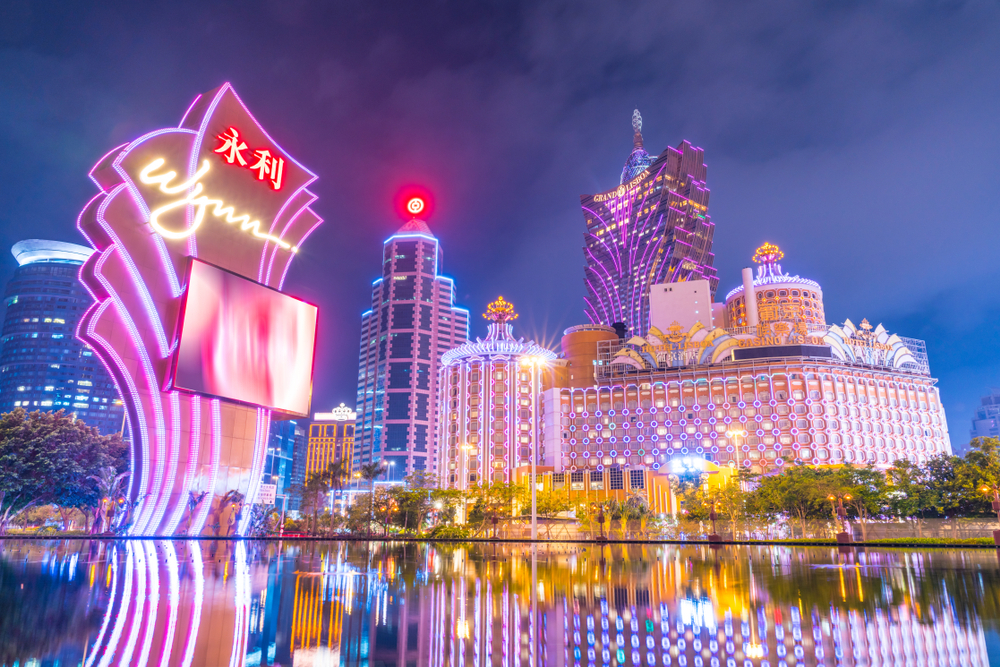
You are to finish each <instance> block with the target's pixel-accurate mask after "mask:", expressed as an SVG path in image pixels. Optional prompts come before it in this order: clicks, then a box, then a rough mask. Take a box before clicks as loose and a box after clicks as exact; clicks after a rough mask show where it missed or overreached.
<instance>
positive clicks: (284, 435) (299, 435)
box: [263, 419, 306, 511]
mask: <svg viewBox="0 0 1000 667" xmlns="http://www.w3.org/2000/svg"><path fill="white" fill-rule="evenodd" d="M305 441H306V429H305V426H304V425H303V423H302V420H301V419H298V420H296V419H287V420H284V421H272V422H271V430H270V433H269V434H268V442H267V458H266V459H265V460H264V475H263V481H264V483H265V484H274V485H275V487H276V488H275V500H274V506H275V507H277V508H278V509H279V510H282V511H285V510H297V509H298V507H299V499H298V498H293V497H292V494H291V493H290V492H289V489H290V488H291V487H292V485H293V484H295V483H296V482H295V476H294V472H295V450H296V449H303V448H304V447H305Z"/></svg>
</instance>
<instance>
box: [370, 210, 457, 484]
mask: <svg viewBox="0 0 1000 667" xmlns="http://www.w3.org/2000/svg"><path fill="white" fill-rule="evenodd" d="M440 266H441V248H440V246H439V244H438V240H437V239H436V238H435V237H434V235H433V234H432V233H431V230H430V228H428V227H427V223H425V222H423V221H422V220H417V219H416V218H414V219H412V220H410V221H409V222H407V223H406V224H405V225H403V226H402V227H401V228H400V230H399V231H398V232H396V233H395V234H393V235H392V236H391V237H389V238H388V239H387V240H386V241H385V243H384V245H383V247H382V276H381V277H380V278H379V279H377V280H376V281H375V282H374V283H373V284H372V308H371V310H369V311H368V312H366V313H365V314H364V315H363V316H362V318H361V349H360V354H359V362H358V405H357V412H358V419H357V428H356V429H355V444H354V467H355V469H356V468H357V467H359V466H360V465H363V464H365V463H369V462H371V461H379V460H381V461H383V462H384V463H385V464H386V465H388V466H389V472H388V474H387V477H388V479H390V480H396V481H398V480H402V479H403V478H404V477H405V476H406V475H409V474H411V473H412V472H414V471H416V470H427V471H430V470H433V469H434V429H435V425H436V423H437V402H436V400H435V398H436V396H437V382H438V365H439V363H440V361H441V355H442V354H443V353H444V352H445V351H446V350H450V349H451V348H453V347H456V346H457V345H461V344H462V343H465V342H466V341H467V340H468V338H469V313H468V311H467V310H464V309H462V308H458V307H456V306H455V287H454V284H453V282H452V280H451V279H450V278H446V277H444V276H442V275H440V273H439V271H440Z"/></svg>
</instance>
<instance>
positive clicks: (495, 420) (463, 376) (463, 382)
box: [437, 297, 556, 489]
mask: <svg viewBox="0 0 1000 667" xmlns="http://www.w3.org/2000/svg"><path fill="white" fill-rule="evenodd" d="M484 317H485V318H486V319H488V320H489V321H490V325H489V334H488V335H487V336H486V338H485V339H481V338H477V339H476V340H475V342H469V343H465V344H464V345H460V346H458V347H456V348H455V349H453V350H449V351H448V352H445V354H444V356H443V357H442V358H441V381H440V383H439V390H438V391H439V397H438V406H439V408H438V409H439V412H440V419H441V421H440V428H439V429H438V450H437V451H438V480H439V482H440V484H441V486H442V487H444V488H458V489H467V488H469V486H470V485H475V484H489V483H491V482H514V481H517V480H516V479H515V478H514V477H513V473H514V471H515V469H516V468H518V467H520V466H527V465H530V464H531V454H532V452H533V451H536V450H537V451H538V459H537V461H536V465H542V466H551V465H552V464H553V460H552V456H551V453H549V452H548V451H547V450H546V449H545V447H544V445H542V446H541V447H538V445H537V444H536V443H537V442H538V441H537V440H536V432H539V433H540V432H541V430H542V425H541V424H537V427H538V428H537V431H536V415H539V414H542V413H543V412H544V407H540V406H538V405H536V402H535V399H536V398H537V396H538V394H539V393H540V392H539V391H538V390H539V389H540V387H541V383H542V381H543V378H542V377H541V376H540V374H537V373H536V368H534V367H532V366H530V365H528V364H527V363H526V362H528V363H530V362H532V361H533V362H535V363H539V362H541V364H548V363H552V362H554V361H555V359H556V355H555V353H554V352H552V351H551V350H547V349H545V348H543V347H541V346H539V345H537V344H535V343H534V342H525V341H524V339H523V338H522V339H515V338H514V333H513V326H512V325H511V322H512V321H513V320H515V319H517V314H516V313H515V312H514V307H513V305H511V304H510V302H508V301H505V300H504V298H503V297H500V298H499V299H497V300H496V301H494V302H493V303H491V304H490V305H489V307H488V309H487V312H486V313H485V314H484Z"/></svg>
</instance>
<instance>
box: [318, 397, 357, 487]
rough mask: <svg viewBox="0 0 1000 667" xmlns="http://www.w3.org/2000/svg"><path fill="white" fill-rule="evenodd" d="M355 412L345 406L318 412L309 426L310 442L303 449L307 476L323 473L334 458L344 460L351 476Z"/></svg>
mask: <svg viewBox="0 0 1000 667" xmlns="http://www.w3.org/2000/svg"><path fill="white" fill-rule="evenodd" d="M357 417H358V415H357V413H356V412H354V410H351V409H350V408H349V407H347V406H345V405H344V404H343V403H341V404H340V407H337V408H334V409H333V410H331V411H330V412H317V413H316V414H314V415H313V421H312V424H310V425H309V445H308V448H307V450H306V475H307V476H308V475H311V474H312V473H314V472H323V471H324V470H326V469H327V467H328V466H329V465H330V464H331V463H334V462H336V461H343V462H344V463H345V464H346V465H347V466H348V468H347V471H346V472H347V474H348V476H350V473H351V465H352V460H353V458H354V426H355V420H356V419H357Z"/></svg>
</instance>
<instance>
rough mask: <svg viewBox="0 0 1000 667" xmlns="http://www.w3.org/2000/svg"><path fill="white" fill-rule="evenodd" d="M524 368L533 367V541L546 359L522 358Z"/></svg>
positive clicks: (533, 536) (536, 522) (536, 508)
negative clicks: (541, 383) (540, 404)
mask: <svg viewBox="0 0 1000 667" xmlns="http://www.w3.org/2000/svg"><path fill="white" fill-rule="evenodd" d="M521 365H522V366H531V399H532V400H531V419H532V422H533V423H534V428H533V429H532V434H531V435H532V448H531V539H532V541H534V540H537V539H538V498H537V494H538V476H537V474H536V466H537V464H538V438H539V433H540V430H541V429H540V428H539V424H538V421H539V417H540V415H539V414H538V395H539V394H540V393H541V392H540V391H539V390H540V387H539V377H538V375H539V372H540V368H541V367H542V366H544V365H545V359H544V358H543V357H539V356H530V357H522V358H521Z"/></svg>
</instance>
